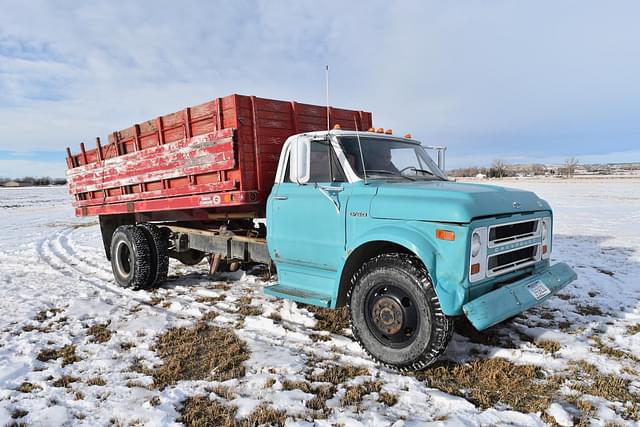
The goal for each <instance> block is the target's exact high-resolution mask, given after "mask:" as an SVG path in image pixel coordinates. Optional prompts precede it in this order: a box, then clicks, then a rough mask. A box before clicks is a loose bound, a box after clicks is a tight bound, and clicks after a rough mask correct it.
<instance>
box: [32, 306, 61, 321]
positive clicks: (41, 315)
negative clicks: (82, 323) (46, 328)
mask: <svg viewBox="0 0 640 427" xmlns="http://www.w3.org/2000/svg"><path fill="white" fill-rule="evenodd" d="M58 313H62V309H60V308H47V309H45V310H40V311H39V312H38V314H36V317H34V318H33V320H36V321H38V322H44V321H45V320H47V319H51V318H52V317H55V316H56V315H57V314H58Z"/></svg>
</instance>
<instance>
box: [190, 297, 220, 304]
mask: <svg viewBox="0 0 640 427" xmlns="http://www.w3.org/2000/svg"><path fill="white" fill-rule="evenodd" d="M225 298H226V296H225V295H217V296H208V297H204V296H202V297H197V298H196V302H199V303H201V304H216V303H219V302H220V301H223V300H224V299H225Z"/></svg>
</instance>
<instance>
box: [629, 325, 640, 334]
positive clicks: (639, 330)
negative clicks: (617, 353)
mask: <svg viewBox="0 0 640 427" xmlns="http://www.w3.org/2000/svg"><path fill="white" fill-rule="evenodd" d="M625 334H626V335H635V334H640V323H636V324H635V325H629V326H627V330H626V331H625Z"/></svg>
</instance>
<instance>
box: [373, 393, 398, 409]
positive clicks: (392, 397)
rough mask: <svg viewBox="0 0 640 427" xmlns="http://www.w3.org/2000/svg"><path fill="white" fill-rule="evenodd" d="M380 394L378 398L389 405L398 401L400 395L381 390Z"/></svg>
mask: <svg viewBox="0 0 640 427" xmlns="http://www.w3.org/2000/svg"><path fill="white" fill-rule="evenodd" d="M378 396H379V397H378V400H379V401H380V402H382V403H384V404H385V405H387V406H393V405H395V404H396V403H398V396H397V395H396V394H394V393H388V392H386V391H381V392H380V393H378Z"/></svg>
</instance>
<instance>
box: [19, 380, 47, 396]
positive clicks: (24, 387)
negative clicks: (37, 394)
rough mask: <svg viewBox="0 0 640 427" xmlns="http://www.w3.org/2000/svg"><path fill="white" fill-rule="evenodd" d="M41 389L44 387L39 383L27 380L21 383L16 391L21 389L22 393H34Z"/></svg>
mask: <svg viewBox="0 0 640 427" xmlns="http://www.w3.org/2000/svg"><path fill="white" fill-rule="evenodd" d="M39 390H42V387H40V386H39V385H38V384H32V383H29V382H26V381H25V382H23V383H22V384H20V385H19V386H18V388H16V391H19V392H20V393H33V392H34V391H39Z"/></svg>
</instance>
